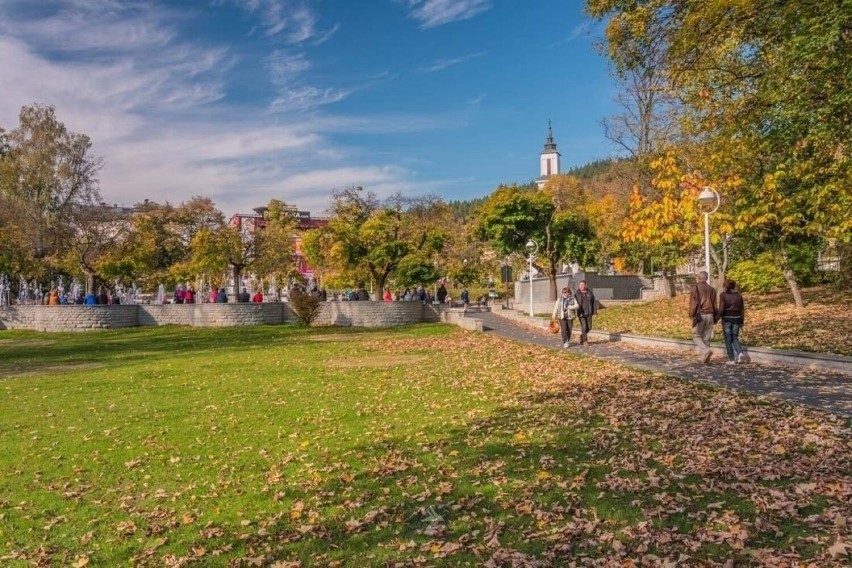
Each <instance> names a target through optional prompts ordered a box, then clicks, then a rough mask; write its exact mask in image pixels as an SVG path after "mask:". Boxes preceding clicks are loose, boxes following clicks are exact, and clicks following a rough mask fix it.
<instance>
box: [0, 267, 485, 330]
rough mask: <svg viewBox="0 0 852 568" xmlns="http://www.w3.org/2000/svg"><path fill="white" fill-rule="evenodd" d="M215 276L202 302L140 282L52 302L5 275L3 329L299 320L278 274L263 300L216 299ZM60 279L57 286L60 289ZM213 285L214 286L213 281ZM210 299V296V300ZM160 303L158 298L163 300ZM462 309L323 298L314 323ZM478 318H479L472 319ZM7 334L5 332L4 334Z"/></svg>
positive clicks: (448, 316)
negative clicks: (147, 288)
mask: <svg viewBox="0 0 852 568" xmlns="http://www.w3.org/2000/svg"><path fill="white" fill-rule="evenodd" d="M208 282H209V281H205V280H204V279H200V281H199V282H196V285H195V291H196V293H197V296H196V297H197V300H196V303H192V304H185V303H184V304H176V303H171V301H170V299H169V298H168V295H167V294H166V291H165V289H164V288H162V287H159V289H158V290H157V292H158V293H157V295H156V296H154V295H153V294H151V295H149V296H147V297H146V295H145V294H140V293H139V290H138V289H136V286H135V285H133V286H131V287H129V288H126V287H122V286H120V285H119V284H116V287H115V289H114V292H113V295H112V297H113V299H114V300H118V301H117V302H114V303H113V304H109V303H107V304H89V305H87V304H79V303H67V302H66V304H65V305H61V306H56V305H46V304H45V300H44V298H45V291H44V289H43V288H42V287H41V286H40V285H38V284H37V283H34V282H23V281H22V285H21V288H20V293H19V294H18V295H17V297H15V298H14V299H13V294H12V290H11V288H10V286H9V278H7V277H4V276H2V275H0V330H12V329H28V330H36V331H48V332H63V331H87V330H96V329H120V328H129V327H144V326H159V325H180V326H190V327H232V326H247V325H277V324H289V323H296V322H297V321H298V320H297V318H296V315H295V313H294V312H293V310H292V309H291V307H290V305H289V304H288V303H287V302H282V301H280V298H281V297H282V296H284V297H286V289H279V288H278V287H277V286H276V283H275V281H274V280H269V281H268V282H263V281H261V280H254V281H249V282H246V283H244V288H249V286H246V285H245V284H249V285H250V287H251V289H253V290H254V291H261V292H265V294H264V298H263V301H262V302H235V301H233V299H232V298H233V290H232V289H231V290H229V292H230V294H229V295H231V298H229V302H228V303H222V304H219V303H210V302H209V297H207V296H205V295H204V294H205V293H209V288H208V286H209V284H208ZM60 284H62V285H63V286H62V288H63V291H65V289H64V283H61V282H57V283H56V285H51V288H56V289H57V291H58V289H59V287H60V286H59V285H60ZM210 288H212V286H211V287H210ZM67 295H68V296H69V297H72V298H79V297H83V295H82V294H81V291H80V286H79V283H77V282H76V281H72V282H71V284H70V286H69V290H68V293H67ZM205 300H206V301H205ZM157 301H159V302H160V303H152V302H157ZM455 315H456V314H453V313H450V310H447V309H445V308H444V307H443V306H436V305H425V304H423V303H421V302H336V301H330V302H323V303H322V304H321V308H320V312H319V315H318V317H317V318H316V320H315V321H314V323H313V325H315V326H342V327H349V326H352V327H388V326H396V325H406V324H413V323H422V322H438V321H448V322H450V323H456V324H459V325H461V323H465V322H458V321H456V318H454V316H455ZM467 321H469V322H474V320H467ZM0 339H2V335H0Z"/></svg>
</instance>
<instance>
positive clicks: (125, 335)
mask: <svg viewBox="0 0 852 568" xmlns="http://www.w3.org/2000/svg"><path fill="white" fill-rule="evenodd" d="M419 325H420V326H423V325H424V324H419ZM416 327H417V326H400V327H396V328H373V329H360V328H339V327H314V328H307V327H303V326H299V325H294V324H284V325H274V326H246V327H239V328H199V327H183V326H172V325H167V326H159V327H150V328H129V329H119V330H104V331H87V332H80V333H45V332H35V331H4V332H2V333H0V379H3V378H10V377H14V376H20V375H32V374H38V373H53V372H63V371H65V372H71V371H75V370H78V369H85V368H97V367H100V366H103V365H105V364H107V363H110V362H115V361H121V362H122V363H125V364H129V363H133V362H136V361H143V360H144V361H146V362H155V361H156V360H158V359H161V358H164V357H172V356H174V355H175V354H178V353H204V352H207V351H215V352H222V351H248V350H255V349H266V348H269V347H273V346H275V345H278V344H280V342H288V341H299V340H302V339H306V338H310V337H312V336H316V335H324V336H329V335H346V336H361V335H363V336H365V337H369V336H370V334H375V333H377V332H378V333H382V334H388V333H390V334H408V335H410V334H411V333H412V330H414V329H416ZM426 327H428V328H429V329H434V326H432V325H428V324H426ZM422 332H423V333H425V332H427V330H426V329H423V330H422ZM415 333H416V332H415Z"/></svg>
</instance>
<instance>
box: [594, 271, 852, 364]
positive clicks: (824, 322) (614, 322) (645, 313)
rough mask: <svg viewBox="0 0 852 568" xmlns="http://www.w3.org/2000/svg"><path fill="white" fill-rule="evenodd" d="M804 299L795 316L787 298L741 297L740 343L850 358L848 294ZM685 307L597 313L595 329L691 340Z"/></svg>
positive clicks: (685, 300) (851, 306) (814, 293)
mask: <svg viewBox="0 0 852 568" xmlns="http://www.w3.org/2000/svg"><path fill="white" fill-rule="evenodd" d="M803 296H804V298H805V307H804V309H802V310H799V309H797V308H796V306H795V304H793V300H792V297H791V296H790V293H789V292H774V293H772V294H764V295H755V294H743V298H744V299H745V304H746V325H745V326H744V327H743V329H742V332H741V333H740V341H741V342H742V343H743V344H744V345H752V346H757V347H773V348H775V349H792V350H797V351H810V352H814V353H834V354H836V355H852V294H850V293H849V292H848V291H845V292H841V291H838V290H835V289H833V288H829V287H818V288H808V289H805V290H803ZM603 304H604V305H606V301H604V302H603ZM688 307H689V295H688V294H680V295H678V296H677V297H675V298H671V299H665V300H655V301H653V302H648V303H645V304H640V305H636V306H613V307H611V308H606V309H603V310H600V312H598V316H597V317H596V318H595V327H596V328H598V329H601V330H606V331H613V332H616V331H620V332H623V333H635V334H637V335H648V336H655V337H669V338H673V339H692V334H691V322H690V320H689V317H688V316H687V315H686V313H687V311H688ZM716 329H717V331H719V333H717V334H716V335H717V338H720V339H721V324H719V325H717V328H716Z"/></svg>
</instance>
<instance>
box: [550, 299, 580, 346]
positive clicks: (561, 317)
mask: <svg viewBox="0 0 852 568" xmlns="http://www.w3.org/2000/svg"><path fill="white" fill-rule="evenodd" d="M575 317H577V300H576V299H575V298H574V296H572V295H571V290H570V289H569V288H567V287H565V288H562V297H561V298H557V299H556V303H555V304H554V305H553V315H552V316H551V319H555V320H557V321H558V322H559V331H560V332H561V333H562V347H565V348H568V347H570V346H571V332H572V331H573V330H572V328H573V327H574V318H575Z"/></svg>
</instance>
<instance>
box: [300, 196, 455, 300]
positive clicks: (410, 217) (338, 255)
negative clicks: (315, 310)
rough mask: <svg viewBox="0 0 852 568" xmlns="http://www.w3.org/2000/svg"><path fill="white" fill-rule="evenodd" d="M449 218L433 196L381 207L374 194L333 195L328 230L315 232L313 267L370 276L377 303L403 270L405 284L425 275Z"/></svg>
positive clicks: (309, 251)
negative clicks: (391, 280)
mask: <svg viewBox="0 0 852 568" xmlns="http://www.w3.org/2000/svg"><path fill="white" fill-rule="evenodd" d="M448 218H449V212H448V209H447V206H446V204H444V203H443V202H442V201H441V200H440V199H438V198H437V197H434V196H426V197H419V198H403V197H402V196H401V195H394V196H392V197H390V198H389V199H387V200H385V201H384V202H380V201H379V200H378V198H377V197H376V195H375V194H374V193H372V192H364V190H363V189H362V188H360V187H353V188H349V189H345V190H342V191H337V192H335V193H334V198H333V203H332V207H331V218H330V220H329V224H328V226H326V227H324V228H322V229H317V230H316V231H312V232H311V235H310V237H308V238H307V239H306V241H307V242H306V243H304V244H305V245H306V246H305V252H306V255H307V258H308V260H309V262H310V263H311V264H312V265H313V266H317V267H322V268H327V267H329V266H332V265H336V266H337V267H338V270H340V271H343V272H344V273H347V274H349V275H350V276H351V275H356V274H364V273H365V272H366V273H367V274H369V275H370V276H371V277H372V278H373V281H374V282H375V284H376V290H377V291H378V293H377V297H378V296H381V292H382V291H383V290H384V289H385V286H386V283H387V282H388V280H389V278H390V277H391V276H392V275H393V274H394V273H395V272H396V270H397V269H398V268H399V267H400V266H403V268H404V278H409V277H414V275H416V274H419V276H418V278H420V277H422V276H423V275H424V273H425V272H424V268H425V266H426V264H428V263H429V262H432V263H433V264H434V258H435V254H436V253H438V252H440V251H441V250H442V249H443V247H444V242H445V241H446V238H447V234H446V227H447V223H448Z"/></svg>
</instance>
